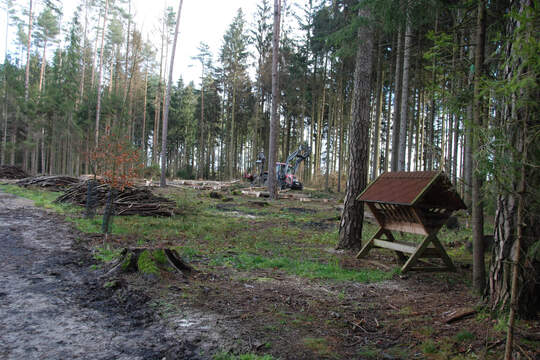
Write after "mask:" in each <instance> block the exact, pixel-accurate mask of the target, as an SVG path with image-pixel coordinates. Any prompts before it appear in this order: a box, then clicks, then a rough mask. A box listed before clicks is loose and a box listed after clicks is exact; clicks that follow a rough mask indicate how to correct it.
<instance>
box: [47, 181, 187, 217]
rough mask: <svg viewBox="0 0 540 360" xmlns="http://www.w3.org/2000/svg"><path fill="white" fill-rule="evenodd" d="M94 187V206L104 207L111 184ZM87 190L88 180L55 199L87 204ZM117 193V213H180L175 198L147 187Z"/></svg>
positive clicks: (115, 198) (147, 214) (152, 214)
mask: <svg viewBox="0 0 540 360" xmlns="http://www.w3.org/2000/svg"><path fill="white" fill-rule="evenodd" d="M92 189H93V190H92V194H91V196H90V198H91V202H92V204H93V207H104V206H105V204H106V202H107V198H108V196H109V191H110V186H109V185H108V184H99V183H97V184H95V185H94V186H93V187H92ZM87 191H88V182H87V181H85V182H80V183H78V184H75V185H73V186H71V187H70V188H69V189H67V190H66V191H65V193H64V194H63V195H61V196H60V197H58V198H57V199H56V200H55V201H56V202H61V203H65V202H69V203H72V204H75V205H81V206H86V202H87V199H88V197H87ZM115 193H116V194H115V196H114V214H115V215H140V216H174V215H175V214H178V213H180V211H179V209H178V208H177V207H176V202H175V201H174V200H170V199H167V198H164V197H161V196H156V195H154V194H153V193H152V192H151V191H150V190H148V189H146V188H136V187H127V188H125V189H124V190H123V191H120V190H116V191H115Z"/></svg>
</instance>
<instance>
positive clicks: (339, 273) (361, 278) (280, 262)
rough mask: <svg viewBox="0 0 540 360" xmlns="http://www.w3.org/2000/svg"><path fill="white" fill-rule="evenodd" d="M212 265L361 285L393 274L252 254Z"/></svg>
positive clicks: (229, 258)
mask: <svg viewBox="0 0 540 360" xmlns="http://www.w3.org/2000/svg"><path fill="white" fill-rule="evenodd" d="M211 264H212V265H220V266H231V267H234V268H236V269H239V270H253V269H278V270H282V271H285V272H286V273H288V274H291V275H297V276H301V277H305V278H310V279H325V280H338V281H357V282H363V283H369V282H376V281H383V280H388V279H391V278H392V276H393V275H394V274H395V272H385V271H380V270H371V269H365V270H361V271H356V270H349V269H343V268H342V267H341V266H340V265H339V264H337V263H333V264H324V263H320V262H315V261H309V260H298V259H292V258H288V257H271V258H270V257H264V256H260V255H253V254H246V253H243V254H239V255H238V256H232V257H231V256H218V257H216V258H215V259H213V261H212V262H211Z"/></svg>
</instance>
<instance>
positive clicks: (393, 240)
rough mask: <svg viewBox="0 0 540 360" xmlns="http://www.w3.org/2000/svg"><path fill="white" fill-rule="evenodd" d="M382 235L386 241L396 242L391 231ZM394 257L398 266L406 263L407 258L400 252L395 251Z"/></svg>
mask: <svg viewBox="0 0 540 360" xmlns="http://www.w3.org/2000/svg"><path fill="white" fill-rule="evenodd" d="M384 233H385V234H386V237H387V238H388V241H392V242H397V241H396V238H395V237H394V235H392V232H391V231H388V230H385V231H384ZM396 255H397V257H398V261H399V263H400V264H404V263H405V262H406V261H407V256H406V255H405V254H404V253H402V252H401V251H396Z"/></svg>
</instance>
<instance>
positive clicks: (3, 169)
mask: <svg viewBox="0 0 540 360" xmlns="http://www.w3.org/2000/svg"><path fill="white" fill-rule="evenodd" d="M28 176H29V175H28V174H27V173H26V172H25V171H24V170H23V169H21V168H20V167H18V166H13V165H0V179H24V178H26V177H28Z"/></svg>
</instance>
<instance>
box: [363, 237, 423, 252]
mask: <svg viewBox="0 0 540 360" xmlns="http://www.w3.org/2000/svg"><path fill="white" fill-rule="evenodd" d="M373 245H374V246H378V247H381V248H384V249H390V250H395V251H400V252H404V253H408V254H412V253H414V252H415V251H416V248H415V247H414V246H410V245H405V244H400V243H396V242H390V241H384V240H377V239H374V240H373Z"/></svg>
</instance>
